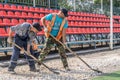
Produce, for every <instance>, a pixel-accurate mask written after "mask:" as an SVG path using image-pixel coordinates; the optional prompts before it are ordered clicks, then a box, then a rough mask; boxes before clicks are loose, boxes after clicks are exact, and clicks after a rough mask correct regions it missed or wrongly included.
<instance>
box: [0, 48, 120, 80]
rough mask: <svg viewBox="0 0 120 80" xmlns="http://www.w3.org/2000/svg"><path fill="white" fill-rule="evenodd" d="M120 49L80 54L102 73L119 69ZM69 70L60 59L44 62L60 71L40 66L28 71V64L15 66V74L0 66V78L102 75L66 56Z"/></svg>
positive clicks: (71, 79) (76, 79)
mask: <svg viewBox="0 0 120 80" xmlns="http://www.w3.org/2000/svg"><path fill="white" fill-rule="evenodd" d="M119 52H120V49H116V50H112V51H104V52H97V53H94V54H87V55H80V57H81V58H83V59H84V60H85V61H86V62H87V63H88V64H89V65H90V66H92V68H94V69H99V70H101V71H102V72H104V73H110V72H113V71H117V70H120V58H119V57H120V54H119ZM67 59H68V63H69V67H70V69H71V71H65V70H64V69H63V66H62V63H61V60H60V59H54V60H50V61H47V62H45V64H46V65H48V66H49V67H51V68H53V69H55V70H56V71H58V72H60V74H59V75H57V74H53V73H52V72H50V71H49V70H47V69H46V68H45V67H43V66H40V67H38V69H40V72H30V71H29V67H28V65H23V66H17V67H16V69H15V71H16V73H17V74H14V75H13V74H9V73H8V72H7V68H1V67H0V80H91V78H93V77H96V76H99V75H102V74H104V73H102V74H101V73H97V72H94V71H92V70H90V69H89V68H88V67H87V66H86V65H85V64H84V63H82V62H81V61H80V60H79V59H78V58H76V57H68V58H67Z"/></svg>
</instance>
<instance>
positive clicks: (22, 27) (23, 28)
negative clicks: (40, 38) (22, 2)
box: [10, 22, 36, 44]
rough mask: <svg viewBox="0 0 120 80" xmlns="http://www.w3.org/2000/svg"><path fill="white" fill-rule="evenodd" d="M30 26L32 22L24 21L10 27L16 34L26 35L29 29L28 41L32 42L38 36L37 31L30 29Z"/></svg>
mask: <svg viewBox="0 0 120 80" xmlns="http://www.w3.org/2000/svg"><path fill="white" fill-rule="evenodd" d="M30 27H31V24H30V23H28V22H24V23H22V24H18V25H16V26H11V27H10V29H11V31H12V32H15V34H17V35H19V36H24V35H26V32H27V31H28V36H29V40H28V43H30V44H31V43H32V41H33V40H34V39H35V37H36V33H34V32H31V31H30Z"/></svg>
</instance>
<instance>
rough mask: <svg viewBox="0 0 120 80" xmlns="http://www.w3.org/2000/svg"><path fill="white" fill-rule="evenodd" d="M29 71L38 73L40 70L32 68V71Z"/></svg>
mask: <svg viewBox="0 0 120 80" xmlns="http://www.w3.org/2000/svg"><path fill="white" fill-rule="evenodd" d="M30 71H31V72H39V71H40V70H39V69H36V68H34V69H30Z"/></svg>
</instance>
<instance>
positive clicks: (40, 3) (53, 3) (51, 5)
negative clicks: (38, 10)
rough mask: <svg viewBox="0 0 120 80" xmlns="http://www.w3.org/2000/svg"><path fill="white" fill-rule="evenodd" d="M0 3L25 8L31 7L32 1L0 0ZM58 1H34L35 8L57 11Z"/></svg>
mask: <svg viewBox="0 0 120 80" xmlns="http://www.w3.org/2000/svg"><path fill="white" fill-rule="evenodd" d="M0 2H1V3H11V4H19V5H26V6H33V5H34V4H33V3H34V0H0ZM57 2H58V0H54V1H53V0H35V7H44V8H55V9H58V8H59V7H58V3H57Z"/></svg>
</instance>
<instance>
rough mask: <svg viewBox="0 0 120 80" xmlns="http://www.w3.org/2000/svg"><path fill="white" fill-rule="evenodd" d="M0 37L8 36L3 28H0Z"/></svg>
mask: <svg viewBox="0 0 120 80" xmlns="http://www.w3.org/2000/svg"><path fill="white" fill-rule="evenodd" d="M0 37H8V34H7V32H6V31H5V29H4V28H0Z"/></svg>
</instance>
